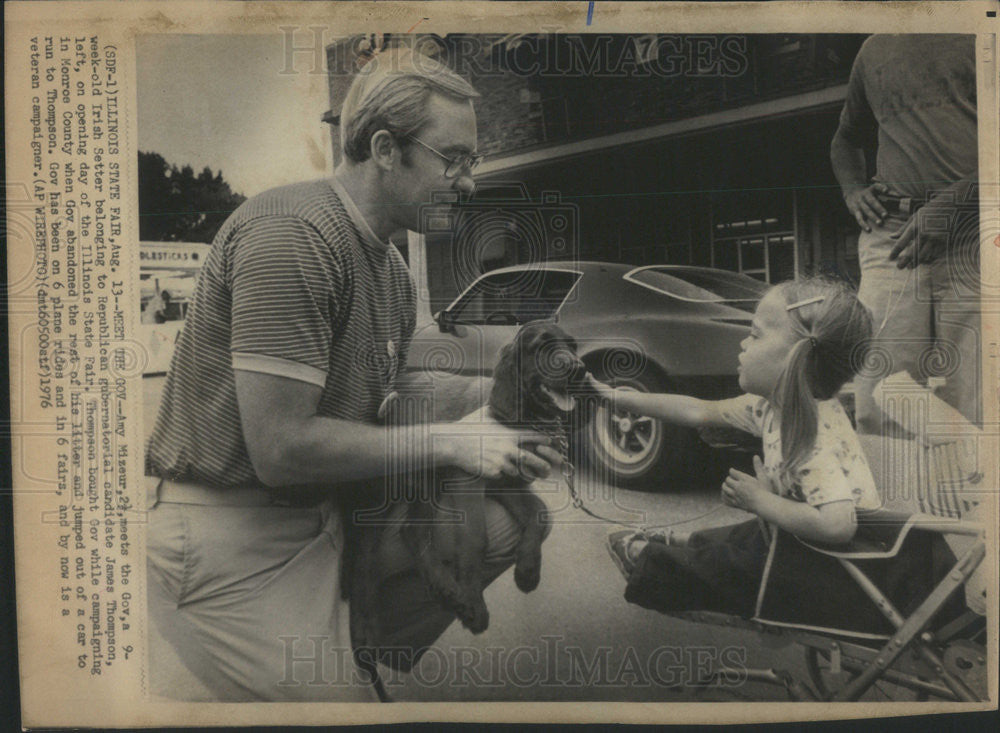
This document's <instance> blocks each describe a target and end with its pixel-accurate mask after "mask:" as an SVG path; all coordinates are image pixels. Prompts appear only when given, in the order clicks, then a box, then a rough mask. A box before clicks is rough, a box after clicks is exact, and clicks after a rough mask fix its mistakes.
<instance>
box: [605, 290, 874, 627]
mask: <svg viewBox="0 0 1000 733" xmlns="http://www.w3.org/2000/svg"><path fill="white" fill-rule="evenodd" d="M871 335H872V321H871V315H870V314H869V312H868V310H867V309H866V308H865V307H864V306H863V305H861V303H860V302H859V301H858V300H857V298H856V297H855V295H854V293H853V292H852V291H851V290H849V289H848V288H847V287H845V286H843V285H840V284H837V283H835V282H832V281H829V280H826V279H820V278H813V279H807V280H801V281H791V282H785V283H782V284H780V285H777V286H775V287H774V288H772V289H771V290H769V291H768V293H767V295H766V296H765V297H764V298H763V300H761V301H760V304H759V306H758V308H757V311H756V313H755V314H754V319H753V323H752V327H751V330H750V335H749V336H747V338H746V339H745V340H744V341H743V342H742V344H741V349H742V350H741V352H740V355H739V383H740V387H741V388H742V389H743V390H745V392H746V393H747V394H744V395H743V396H741V397H736V398H733V399H728V400H721V401H706V400H700V399H696V398H694V397H687V396H683V395H675V394H644V393H639V392H634V391H626V390H620V389H612V388H610V387H608V386H607V385H604V384H601V383H599V382H596V380H594V381H593V382H592V387H593V388H594V389H595V390H596V391H597V392H598V393H599V395H600V396H601V397H602V398H604V399H608V400H612V401H614V403H615V404H616V405H617V406H619V407H623V408H625V409H627V410H629V411H630V412H636V413H639V414H642V415H649V416H652V417H656V418H659V419H661V420H667V421H670V422H674V423H679V424H681V425H687V426H690V427H710V426H717V427H722V426H734V427H737V428H740V429H742V430H746V431H748V432H750V433H753V434H754V435H757V436H760V437H761V438H762V439H763V447H764V458H763V461H761V460H760V458H759V457H757V456H755V457H754V468H755V474H756V475H754V476H751V475H749V474H746V473H743V472H741V471H738V470H736V469H730V471H729V475H728V477H727V478H726V480H725V482H724V484H723V486H722V501H723V502H725V503H726V504H728V505H730V506H734V507H737V508H739V509H743V510H745V511H747V512H750V513H752V514H756V515H757V517H758V519H753V520H751V521H749V522H745V523H743V524H738V525H735V526H731V527H722V528H718V529H712V530H706V531H701V532H695V533H694V534H692V535H691V536H690V539H689V540H688V541H687V543H686V544H685V545H684V546H678V545H677V543H676V542H671V540H670V539H668V538H662V537H660V538H657V537H650V536H647V535H644V534H642V533H631V532H617V533H614V534H612V535H611V537H610V538H609V549H610V550H611V553H612V557H613V558H614V559H615V561H616V563H617V564H618V566H619V568H620V569H621V570H622V571H623V573H624V574H625V575H626V577H627V579H628V588H627V590H626V594H625V597H626V599H627V600H628V601H630V602H632V603H638V604H639V605H642V606H645V607H647V608H653V609H656V610H659V611H664V612H671V611H683V610H709V611H720V612H725V613H736V614H739V615H741V616H744V617H749V616H752V615H754V614H755V612H759V599H758V596H759V595H761V596H763V594H762V593H760V594H759V592H758V591H759V588H760V586H761V580H762V578H763V577H765V575H766V574H767V573H766V571H765V569H766V566H768V565H769V563H768V562H767V561H768V556H769V553H770V554H771V555H772V556H773V554H774V549H775V548H774V545H775V542H776V539H777V535H778V534H780V530H784V531H785V532H787V533H790V534H792V535H795V537H797V538H800V539H802V540H805V541H807V542H811V543H817V544H823V545H841V544H844V543H847V542H849V541H850V540H851V539H852V537H853V536H854V533H855V529H856V521H855V510H856V509H859V510H867V509H877V508H878V507H879V506H880V500H879V495H878V492H877V491H876V489H875V485H874V482H873V480H872V475H871V472H870V471H869V468H868V464H867V462H866V460H865V457H864V455H863V453H862V452H861V446H860V445H859V442H858V438H857V435H856V434H855V433H854V430H853V429H852V427H851V423H850V421H849V419H848V417H847V415H846V413H845V412H844V409H843V407H841V404H840V402H839V401H838V399H837V398H836V395H837V392H838V391H839V390H840V388H841V387H842V386H843V385H844V383H845V382H847V381H848V380H849V379H850V378H851V377H852V375H853V374H854V372H855V371H856V368H857V367H858V366H859V365H860V364H861V362H862V359H863V349H864V345H865V343H866V342H867V340H868V339H869V338H870V337H871ZM591 379H592V378H591ZM785 536H786V537H787V535H785ZM657 540H659V541H657ZM770 575H771V576H772V577H778V576H776V575H775V574H774V573H770ZM779 575H780V574H779ZM804 575H808V573H805V574H804ZM804 575H803V573H799V574H798V576H796V574H795V572H794V571H792V575H791V576H788V575H787V573H786V575H785V576H782V577H781V578H780V579H779V582H778V587H784V588H785V591H782V592H786V591H788V590H789V589H791V591H792V593H793V594H794V595H798V592H799V591H802V594H803V595H806V596H808V595H810V593H809V590H808V584H809V583H813V584H815V583H820V584H822V585H826V582H827V579H825V578H810V577H804ZM830 590H832V589H831V588H828V587H827V588H824V594H825V593H826V592H829V591H830ZM828 601H829V598H828V596H827V601H826V602H827V605H829V602H828ZM795 602H796V603H797V601H795Z"/></svg>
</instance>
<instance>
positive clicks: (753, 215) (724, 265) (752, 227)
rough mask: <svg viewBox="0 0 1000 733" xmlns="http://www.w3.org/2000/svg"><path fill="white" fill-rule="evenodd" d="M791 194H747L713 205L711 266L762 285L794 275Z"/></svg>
mask: <svg viewBox="0 0 1000 733" xmlns="http://www.w3.org/2000/svg"><path fill="white" fill-rule="evenodd" d="M794 212H795V201H794V193H793V194H783V193H776V192H761V193H759V194H758V193H756V192H752V193H751V192H747V193H744V194H742V195H740V196H728V197H726V196H718V197H716V199H715V200H714V201H713V217H712V218H713V222H712V266H713V267H718V268H720V269H723V270H732V271H733V272H740V273H743V274H745V275H750V276H751V277H754V278H757V279H758V280H761V281H763V282H766V283H777V282H781V281H782V280H790V279H792V278H794V277H795V273H796V256H795V251H796V249H795V240H796V236H795V213H794Z"/></svg>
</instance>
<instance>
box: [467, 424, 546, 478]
mask: <svg viewBox="0 0 1000 733" xmlns="http://www.w3.org/2000/svg"><path fill="white" fill-rule="evenodd" d="M447 431H448V433H447V434H448V451H449V455H450V457H451V461H450V462H451V463H452V464H453V465H454V466H457V467H458V468H460V469H462V470H463V471H465V472H466V473H470V474H472V475H474V476H483V477H484V478H489V479H495V478H499V477H500V476H510V477H512V478H521V479H524V480H525V481H534V480H535V479H539V478H547V477H548V476H549V474H550V473H551V472H552V470H553V469H554V468H558V467H559V466H560V465H561V464H562V456H561V455H560V454H559V452H558V451H557V450H555V449H553V448H552V447H550V443H551V439H550V438H549V437H548V436H546V435H542V434H541V433H539V432H536V431H534V430H514V429H512V428H508V427H506V426H504V425H501V424H500V423H499V422H497V421H496V420H495V419H494V418H493V417H491V416H490V414H489V410H488V408H486V407H483V408H481V409H479V410H476V411H475V412H473V413H472V414H470V415H467V416H466V417H464V418H462V419H461V420H460V421H458V422H457V423H452V424H450V425H448V428H447ZM529 446H532V447H533V449H532V448H529Z"/></svg>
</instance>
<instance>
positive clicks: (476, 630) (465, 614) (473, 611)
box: [458, 594, 490, 634]
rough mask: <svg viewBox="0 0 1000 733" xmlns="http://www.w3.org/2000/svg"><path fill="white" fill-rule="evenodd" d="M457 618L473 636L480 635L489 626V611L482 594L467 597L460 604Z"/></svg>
mask: <svg viewBox="0 0 1000 733" xmlns="http://www.w3.org/2000/svg"><path fill="white" fill-rule="evenodd" d="M458 618H459V620H460V621H461V622H462V626H464V627H465V628H467V629H468V630H469V631H471V632H472V633H473V634H481V633H483V632H484V631H486V629H488V628H489V626H490V611H489V609H488V608H487V607H486V601H485V600H483V596H482V594H476V595H474V596H472V597H469V596H467V597H466V598H464V599H463V602H462V603H461V604H460V609H459V613H458Z"/></svg>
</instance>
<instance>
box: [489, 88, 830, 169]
mask: <svg viewBox="0 0 1000 733" xmlns="http://www.w3.org/2000/svg"><path fill="white" fill-rule="evenodd" d="M846 94H847V85H846V84H839V85H837V86H832V87H826V88H825V89H819V90H815V91H811V92H805V93H803V94H795V95H791V96H788V97H780V98H778V99H771V100H768V101H766V102H758V103H756V104H748V105H746V106H744V107H735V108H733V109H727V110H722V111H720V112H712V113H710V114H707V115H700V116H698V117H690V118H688V119H684V120H674V121H672V122H665V123H663V124H661V125H654V126H652V127H644V128H641V129H638V130H629V131H627V132H618V133H615V134H613V135H604V136H602V137H594V138H589V139H587V140H577V141H575V142H571V143H563V144H561V145H551V146H547V147H542V148H537V149H535V150H529V151H525V152H522V153H514V154H513V155H506V156H503V157H498V158H487V159H486V160H485V161H483V164H482V165H481V166H480V167H479V168H478V169H477V170H476V175H477V176H481V175H491V174H494V173H507V172H511V171H515V170H521V169H525V168H533V167H536V166H539V165H544V164H546V163H554V162H557V161H559V160H565V159H569V158H575V157H578V156H581V155H587V154H589V153H595V152H599V151H601V150H606V149H610V148H617V147H622V146H628V145H636V144H639V143H643V142H649V141H652V140H660V139H664V138H669V137H676V136H680V135H689V134H692V133H699V132H707V131H709V130H713V129H718V128H723V127H730V126H734V125H741V124H745V123H750V122H758V121H761V120H766V119H771V118H777V117H784V116H787V115H791V114H796V113H800V112H805V111H817V110H822V109H824V108H832V107H839V106H840V105H842V104H843V101H844V98H845V96H846Z"/></svg>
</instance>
